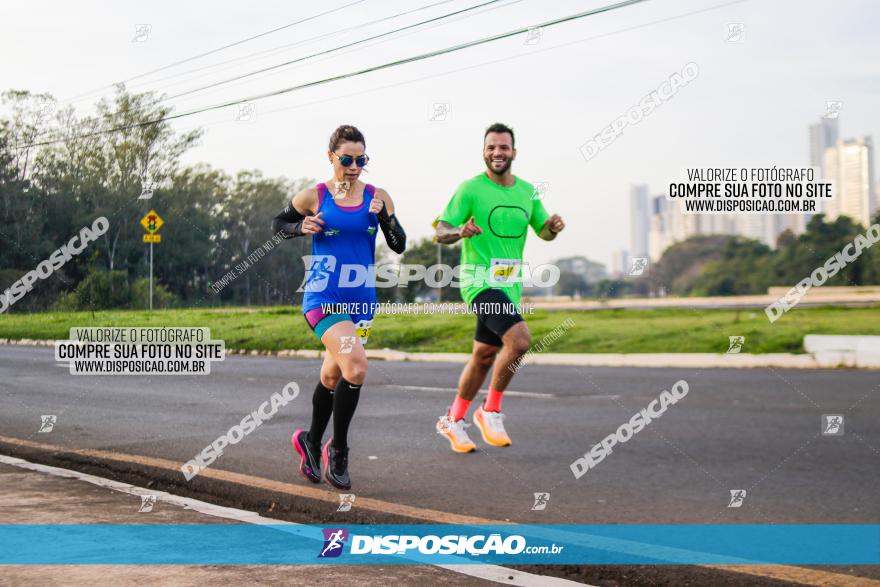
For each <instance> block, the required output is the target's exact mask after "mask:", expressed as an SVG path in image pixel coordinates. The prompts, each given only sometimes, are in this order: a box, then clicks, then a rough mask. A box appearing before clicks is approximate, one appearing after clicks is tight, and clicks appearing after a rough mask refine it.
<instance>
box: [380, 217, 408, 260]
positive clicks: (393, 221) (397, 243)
mask: <svg viewBox="0 0 880 587" xmlns="http://www.w3.org/2000/svg"><path fill="white" fill-rule="evenodd" d="M376 216H377V217H378V218H379V226H381V227H382V234H384V235H385V242H386V243H388V247H389V248H390V249H391V250H392V251H394V252H395V253H397V254H398V255H399V254H400V253H402V252H403V251H405V250H406V233H405V232H403V227H402V226H401V225H400V222H398V221H397V216H395V215H394V214H388V210H386V209H385V206H382V210H380V211H379V213H378V214H377V215H376Z"/></svg>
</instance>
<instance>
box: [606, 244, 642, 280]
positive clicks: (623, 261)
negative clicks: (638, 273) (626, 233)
mask: <svg viewBox="0 0 880 587" xmlns="http://www.w3.org/2000/svg"><path fill="white" fill-rule="evenodd" d="M643 256H644V255H643ZM629 260H630V256H629V251H627V250H626V249H615V250H613V251H611V265H610V266H609V267H608V273H609V274H610V275H611V277H622V276H624V275H628V274H629Z"/></svg>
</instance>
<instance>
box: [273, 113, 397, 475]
mask: <svg viewBox="0 0 880 587" xmlns="http://www.w3.org/2000/svg"><path fill="white" fill-rule="evenodd" d="M365 151H366V140H365V139H364V135H363V134H362V133H361V132H360V131H359V130H358V129H357V128H355V127H353V126H349V125H344V126H340V127H339V128H337V129H336V130H335V131H334V132H333V135H332V136H331V137H330V149H329V150H328V151H327V157H328V158H329V160H330V163H331V164H332V165H333V178H332V179H331V180H330V181H327V182H324V183H319V184H318V185H316V186H315V187H312V188H307V189H304V190H303V191H301V192H299V193H298V194H296V195H295V196H294V197H293V200H291V202H290V203H288V205H287V207H286V208H284V210H283V211H282V212H281V214H279V215H278V216H276V217H275V220H274V222H273V223H272V229H273V230H274V231H275V233H278V232H281V235H282V236H283V237H284V238H294V237H298V236H306V235H311V236H312V254H311V256H308V257H305V259H304V261H305V262H306V278H305V280H304V282H303V288H302V289H304V291H305V293H304V295H303V306H302V308H303V314H304V316H305V319H306V322H307V323H308V325H309V327H310V328H311V329H312V330H313V331H314V332H315V335H316V336H317V337H318V338H319V339H320V340H321V343H322V344H323V345H324V348H326V349H327V351H326V352H325V353H324V363H323V365H321V374H320V378H319V381H318V385H317V387H315V393H314V395H312V423H311V426H310V428H309V430H308V431H306V430H303V429H298V430H296V431H295V432H294V433H293V436H292V437H291V442H292V444H293V448H294V449H296V452H297V453H298V454H299V456H300V466H299V469H300V472H301V473H302V474H303V476H305V477H306V479H308V480H309V481H312V482H314V483H320V482H321V468H322V466H323V469H324V478H325V479H326V481H327V482H328V483H330V485H332V486H333V487H336V488H337V489H350V488H351V479H350V478H349V474H348V429H349V425H350V424H351V420H352V417H353V416H354V412H355V408H357V404H358V398H359V397H360V391H361V386H362V385H363V383H364V379H365V377H366V375H367V355H366V353H365V352H364V346H363V345H364V344H366V342H367V339H368V338H369V336H370V329H371V327H372V324H373V311H374V309H375V305H376V288H375V283H374V277H373V273H374V272H373V263H374V261H375V253H376V229H377V226H378V227H380V228H381V229H382V234H384V235H385V241H386V242H387V243H388V246H389V247H390V248H391V250H393V251H394V252H396V253H402V252H403V251H404V249H405V248H406V234H405V233H404V231H403V228H402V227H401V226H400V223H399V222H398V221H397V218H396V217H395V215H394V203H393V202H392V201H391V197H390V196H389V195H388V192H386V191H385V190H383V189H381V188H376V187H374V186H372V185H370V184H365V183H363V182H362V181H360V179H359V178H360V174H361V171H362V169H363V168H364V166H365V165H366V164H367V162H368V161H369V157H367V155H366V152H365ZM353 266H354V267H355V268H356V269H355V271H352V270H351V268H352V267H353ZM345 267H348V268H349V269H348V270H345V269H344V268H345ZM364 273H366V275H367V278H366V280H363V279H362V280H360V281H359V280H357V279H354V280H352V279H351V277H352V275H353V274H354V275H357V274H361V275H363V274H364ZM340 276H344V277H345V279H343V280H342V282H340ZM331 416H332V417H333V436H332V437H331V438H330V439H328V441H327V443H326V444H324V447H323V449H321V442H322V439H323V437H324V431H325V430H326V428H327V424H328V423H329V422H330V417H331ZM319 454H320V455H321V457H320V459H319V456H318V455H319Z"/></svg>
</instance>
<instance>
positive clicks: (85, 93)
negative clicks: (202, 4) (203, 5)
mask: <svg viewBox="0 0 880 587" xmlns="http://www.w3.org/2000/svg"><path fill="white" fill-rule="evenodd" d="M363 2H366V0H355V2H351V3H349V4H344V5H342V6H339V7H338V8H333V9H332V10H327V11H325V12H321V13H320V14H315V15H312V16H309V17H306V18H303V19H300V20H297V21H296V22H291V23H288V24H285V25H282V26H280V27H276V28H274V29H271V30H268V31H265V32H262V33H259V34H256V35H253V36H251V37H248V38H246V39H241V40H240V41H236V42H234V43H230V44H228V45H224V46H222V47H217V48H216V49H211V50H210V51H205V52H204V53H200V54H198V55H193V56H192V57H187V58H186V59H181V60H180V61H175V62H174V63H169V64H168V65H163V66H162V67H158V68H156V69H153V70H150V71H147V72H144V73H139V74H138V75H135V76H132V77H130V78H127V79H124V80H122V82H117V83H128V82H130V81H132V80H136V79H140V78H142V77H146V76H148V75H152V74H154V73H158V72H160V71H164V70H166V69H171V68H172V67H177V66H178V65H182V64H184V63H189V62H190V61H195V60H196V59H201V58H202V57H207V56H208V55H213V54H214V53H219V52H220V51H224V50H226V49H229V48H231V47H237V46H238V45H243V44H244V43H247V42H249V41H253V40H254V39H259V38H260V37H265V36H267V35H271V34H273V33H277V32H278V31H282V30H284V29H287V28H290V27H293V26H296V25H298V24H302V23H304V22H308V21H310V20H315V19H316V18H320V17H322V16H327V15H328V14H332V13H334V12H338V11H340V10H344V9H345V8H350V7H352V6H354V5H355V4H361V3H363ZM112 87H113V84H111V85H109V86H103V87H100V88H96V89H94V90H89V91H87V92H83V93H82V94H79V95H78V96H74V97H73V98H69V99H67V100H65V102H73V101H75V100H77V99H79V98H81V97H83V96H88V95H91V94H94V93H95V92H99V91H101V90H106V89H108V88H112Z"/></svg>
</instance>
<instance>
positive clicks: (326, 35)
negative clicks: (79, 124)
mask: <svg viewBox="0 0 880 587" xmlns="http://www.w3.org/2000/svg"><path fill="white" fill-rule="evenodd" d="M454 1H455V0H441V1H440V2H434V3H433V4H428V5H427V6H421V7H419V8H413V9H411V10H405V11H403V12H398V13H397V14H392V15H390V16H385V17H382V18H377V19H375V20H371V21H368V22H364V23H361V24H356V25H353V26H350V27H348V28H344V29H339V30H338V31H334V32H332V33H323V34H320V35H316V36H314V37H309V38H308V39H303V40H302V41H297V42H295V43H287V44H285V45H280V46H277V47H272V48H269V49H263V50H262V51H255V52H254V53H250V54H248V55H242V56H240V57H235V58H233V59H228V60H226V61H221V62H218V63H213V64H211V65H205V66H202V67H196V68H195V69H189V70H187V71H182V72H180V73H175V74H172V75H169V76H166V77H163V78H159V79H157V80H152V81H150V82H141V83H140V84H133V85H135V86H138V85H144V84H155V83H159V82H163V81H167V80H170V79H174V78H178V77H182V76H188V75H191V74H194V73H198V72H200V71H204V70H206V69H211V68H216V67H221V66H223V65H229V64H231V63H235V62H238V61H244V60H250V61H253V60H254V59H256V58H258V57H259V56H261V55H267V54H272V53H280V52H282V51H284V50H285V49H289V48H291V47H300V46H302V45H308V44H309V43H311V42H312V41H317V40H321V39H326V38H329V37H333V36H337V35H341V34H344V33H347V32H350V31H353V30H357V29H359V28H364V27H368V26H372V25H374V24H379V23H382V22H385V21H389V20H394V19H396V18H400V17H401V16H406V15H408V14H413V13H415V12H421V11H423V10H428V9H429V8H435V7H437V6H440V5H441V4H449V3H450V2H454ZM129 79H136V78H129ZM171 85H176V84H171ZM100 89H101V90H103V89H104V88H100ZM158 89H161V88H158ZM158 89H154V90H153V91H157V90H158ZM96 91H97V90H94V91H92V92H89V93H88V95H89V96H91V95H92V94H94V93H96ZM81 96H86V94H82V95H81ZM78 98H79V96H78V97H76V98H71V99H70V100H67V101H68V102H73V101H79V100H78Z"/></svg>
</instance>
